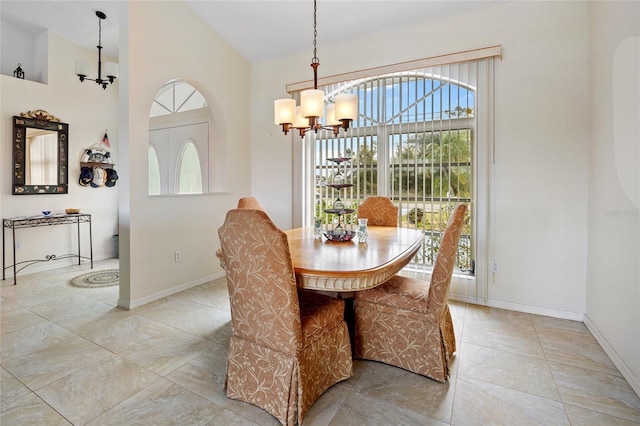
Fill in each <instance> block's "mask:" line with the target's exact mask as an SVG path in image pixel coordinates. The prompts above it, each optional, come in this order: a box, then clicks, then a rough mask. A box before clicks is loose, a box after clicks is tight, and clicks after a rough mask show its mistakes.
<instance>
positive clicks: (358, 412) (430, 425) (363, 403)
mask: <svg viewBox="0 0 640 426" xmlns="http://www.w3.org/2000/svg"><path fill="white" fill-rule="evenodd" d="M328 424H329V425H334V426H360V425H406V426H410V425H427V426H441V425H442V426H443V425H447V424H448V423H446V422H441V421H439V420H436V419H432V418H429V417H427V416H426V415H424V414H420V413H417V412H415V411H411V410H407V409H406V408H404V407H401V406H398V405H396V404H394V402H393V401H386V400H385V399H384V398H377V397H369V396H367V395H365V394H361V393H358V392H352V393H351V394H350V395H348V396H347V397H346V399H345V400H344V402H343V403H342V405H341V406H340V408H339V409H338V411H337V413H336V415H335V416H334V417H333V419H332V420H331V422H330V423H328Z"/></svg>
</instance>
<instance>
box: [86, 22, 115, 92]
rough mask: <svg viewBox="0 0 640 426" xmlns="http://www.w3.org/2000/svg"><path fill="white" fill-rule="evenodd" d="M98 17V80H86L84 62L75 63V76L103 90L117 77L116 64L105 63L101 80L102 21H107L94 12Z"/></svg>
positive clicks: (87, 66) (87, 68)
mask: <svg viewBox="0 0 640 426" xmlns="http://www.w3.org/2000/svg"><path fill="white" fill-rule="evenodd" d="M96 16H97V17H98V46H97V48H98V78H87V74H88V73H89V64H88V63H86V62H85V61H76V75H77V76H78V77H79V78H80V81H81V82H82V81H85V80H91V81H95V82H96V83H98V85H100V86H102V88H103V89H106V88H107V85H108V84H109V83H113V82H114V80H115V79H116V78H117V77H118V64H116V63H114V62H107V63H105V64H104V71H105V72H104V73H105V74H106V76H107V77H106V78H105V79H103V78H102V20H103V19H107V15H105V14H104V13H103V12H100V11H99V10H98V11H96Z"/></svg>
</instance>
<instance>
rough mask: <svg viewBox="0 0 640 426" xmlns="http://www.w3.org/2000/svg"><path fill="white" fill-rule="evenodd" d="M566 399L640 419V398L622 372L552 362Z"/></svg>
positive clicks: (607, 411)
mask: <svg viewBox="0 0 640 426" xmlns="http://www.w3.org/2000/svg"><path fill="white" fill-rule="evenodd" d="M549 367H550V368H551V373H552V374H553V378H554V380H555V382H556V385H557V386H558V392H559V393H560V397H561V398H562V401H563V402H565V403H567V404H571V405H576V406H578V407H583V408H587V409H590V410H593V411H598V412H600V413H603V414H608V415H611V416H615V417H620V418H623V419H627V420H632V421H634V422H640V397H638V395H636V394H635V393H634V391H633V389H631V386H629V384H628V383H627V382H626V380H624V378H622V377H620V376H618V375H612V374H605V373H601V372H597V371H592V370H587V369H584V368H577V367H571V366H568V365H563V364H557V363H552V362H550V363H549Z"/></svg>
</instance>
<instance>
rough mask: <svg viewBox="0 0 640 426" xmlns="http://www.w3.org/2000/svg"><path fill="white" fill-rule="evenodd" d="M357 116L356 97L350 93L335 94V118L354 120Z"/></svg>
mask: <svg viewBox="0 0 640 426" xmlns="http://www.w3.org/2000/svg"><path fill="white" fill-rule="evenodd" d="M357 118H358V97H357V96H356V95H352V94H348V93H345V94H342V95H337V96H336V119H338V120H345V119H346V120H354V121H355V120H356V119H357Z"/></svg>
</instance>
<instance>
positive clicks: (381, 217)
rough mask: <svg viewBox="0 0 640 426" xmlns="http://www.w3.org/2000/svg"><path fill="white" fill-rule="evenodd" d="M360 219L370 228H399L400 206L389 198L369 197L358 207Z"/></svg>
mask: <svg viewBox="0 0 640 426" xmlns="http://www.w3.org/2000/svg"><path fill="white" fill-rule="evenodd" d="M358 218H360V219H362V218H367V219H368V220H367V225H370V226H398V206H396V205H394V204H393V202H392V201H391V199H390V198H389V197H378V196H375V197H367V199H366V200H364V202H363V203H362V204H360V207H358Z"/></svg>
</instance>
